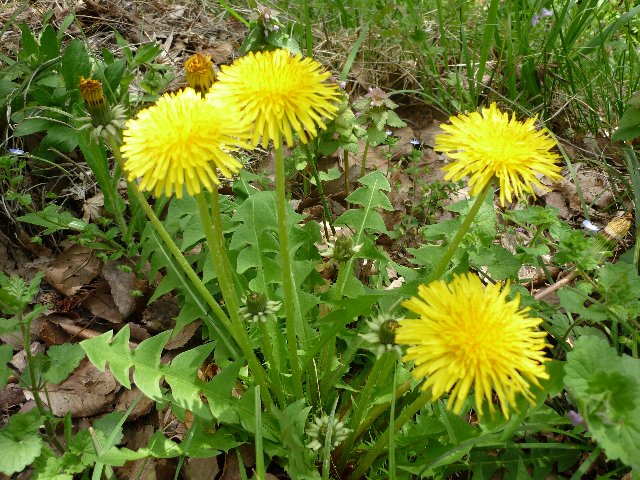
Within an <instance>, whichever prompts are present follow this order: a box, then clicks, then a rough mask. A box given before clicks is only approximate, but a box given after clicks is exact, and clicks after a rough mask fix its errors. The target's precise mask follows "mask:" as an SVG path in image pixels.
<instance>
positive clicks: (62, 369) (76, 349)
mask: <svg viewBox="0 0 640 480" xmlns="http://www.w3.org/2000/svg"><path fill="white" fill-rule="evenodd" d="M47 356H48V357H49V358H50V359H51V362H50V366H49V368H48V369H47V371H46V373H45V378H46V379H47V381H48V382H49V383H60V382H62V381H63V380H65V379H66V378H67V377H68V376H69V375H71V373H72V372H73V371H74V370H75V369H76V368H78V365H80V361H81V360H82V359H83V358H84V356H85V354H84V350H83V349H82V347H81V346H80V344H78V343H63V344H62V345H53V346H51V347H49V350H48V351H47Z"/></svg>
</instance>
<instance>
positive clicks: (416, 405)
mask: <svg viewBox="0 0 640 480" xmlns="http://www.w3.org/2000/svg"><path fill="white" fill-rule="evenodd" d="M430 401H431V394H429V393H425V392H422V393H421V394H420V396H419V397H418V398H416V399H415V400H414V401H413V402H412V403H411V404H410V405H409V406H408V407H407V408H405V409H404V411H403V412H402V413H401V414H400V415H399V416H398V418H396V421H395V424H394V425H393V428H392V427H389V428H387V430H385V431H384V433H382V435H380V436H379V437H378V441H377V442H376V443H375V445H374V446H373V447H371V449H370V450H369V452H367V454H366V455H365V456H364V457H363V458H362V460H360V462H358V466H357V467H356V469H355V471H354V472H353V474H352V475H351V476H350V477H349V478H350V480H358V479H359V478H362V476H363V475H364V474H365V473H366V471H367V470H368V469H369V467H370V466H371V464H372V463H373V462H374V461H375V459H376V458H378V457H379V456H380V454H381V453H382V452H383V451H384V449H385V448H386V447H387V445H388V443H389V436H390V435H393V434H394V433H395V432H397V431H398V430H400V429H401V428H402V427H403V426H404V425H405V423H407V422H408V421H409V420H411V419H412V418H413V416H414V415H415V414H416V413H418V412H419V411H420V409H421V408H422V407H423V406H424V405H425V404H426V403H427V402H430Z"/></svg>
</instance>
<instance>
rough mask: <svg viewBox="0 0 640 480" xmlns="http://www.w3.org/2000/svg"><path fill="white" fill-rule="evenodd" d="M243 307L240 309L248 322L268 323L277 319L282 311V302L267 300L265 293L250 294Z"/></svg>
mask: <svg viewBox="0 0 640 480" xmlns="http://www.w3.org/2000/svg"><path fill="white" fill-rule="evenodd" d="M242 302H243V305H242V306H241V307H240V315H242V316H243V317H244V319H245V320H247V321H248V322H266V321H267V320H270V319H274V320H275V319H276V313H277V312H278V310H280V306H281V305H282V304H281V302H275V301H272V300H269V299H267V296H266V295H265V294H264V293H260V292H249V293H248V294H247V296H246V297H244V298H243V299H242Z"/></svg>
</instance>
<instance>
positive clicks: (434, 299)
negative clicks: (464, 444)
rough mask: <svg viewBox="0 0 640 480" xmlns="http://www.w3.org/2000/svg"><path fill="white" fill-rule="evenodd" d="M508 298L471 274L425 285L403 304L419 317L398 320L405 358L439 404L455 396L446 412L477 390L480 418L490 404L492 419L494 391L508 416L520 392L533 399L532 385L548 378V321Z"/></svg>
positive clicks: (503, 290) (398, 338) (498, 287)
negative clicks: (544, 325)
mask: <svg viewBox="0 0 640 480" xmlns="http://www.w3.org/2000/svg"><path fill="white" fill-rule="evenodd" d="M508 293H509V288H502V285H501V284H500V283H497V284H494V285H488V286H486V287H485V286H484V285H483V284H482V282H481V281H480V279H479V278H478V276H477V275H473V274H470V273H468V274H465V275H461V276H455V277H454V279H453V280H452V281H451V282H450V283H446V282H444V281H442V280H438V281H435V282H432V283H430V284H429V285H421V286H420V287H419V289H418V296H417V297H413V298H411V299H409V300H406V301H405V302H404V303H403V306H404V307H405V308H407V309H408V310H410V311H412V312H414V313H417V314H418V315H419V316H420V317H419V318H418V319H414V320H403V321H401V322H400V327H399V328H398V331H397V334H396V341H397V342H398V343H400V344H407V345H411V346H410V347H409V348H408V350H407V354H406V355H405V356H404V358H403V360H405V361H409V360H413V361H414V362H415V367H414V369H413V372H412V374H413V377H414V378H415V379H416V380H419V379H421V378H425V381H424V383H423V384H422V389H423V390H426V391H430V392H431V396H432V398H433V400H436V399H438V398H440V397H441V396H442V395H444V394H445V393H447V392H450V394H449V401H448V403H447V408H449V409H450V410H453V411H454V412H455V413H459V412H460V411H461V410H462V406H463V404H464V402H465V400H466V399H467V397H468V396H469V393H470V392H471V390H472V389H473V391H474V399H475V404H476V410H477V413H478V415H479V416H482V411H483V403H484V402H485V400H486V402H487V403H488V405H489V411H490V412H491V413H492V414H493V412H494V411H495V408H494V405H493V403H492V397H493V392H495V393H496V395H497V397H498V401H499V403H500V409H501V410H502V413H503V414H504V415H505V417H508V416H509V411H510V410H513V409H514V408H515V405H516V395H517V394H522V395H523V396H524V397H525V398H526V399H527V400H528V401H529V402H533V400H534V395H533V394H532V393H531V390H530V385H531V384H533V385H539V379H545V378H549V375H548V374H547V372H546V371H545V368H544V365H543V363H544V362H546V361H547V360H548V359H547V358H546V357H545V354H544V349H545V348H546V347H547V344H546V343H545V337H546V333H545V332H543V331H539V330H538V325H539V324H540V323H541V322H542V319H540V318H536V317H530V316H529V315H528V311H529V308H528V307H526V308H523V309H520V306H519V305H520V298H519V296H516V297H515V298H514V299H513V300H507V295H508Z"/></svg>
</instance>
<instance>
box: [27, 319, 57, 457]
mask: <svg viewBox="0 0 640 480" xmlns="http://www.w3.org/2000/svg"><path fill="white" fill-rule="evenodd" d="M18 323H19V324H20V330H22V339H23V348H24V352H25V354H26V356H27V365H28V366H29V381H30V383H31V385H30V387H31V393H33V400H34V401H35V402H36V408H37V409H38V413H39V414H40V416H41V417H43V418H44V429H45V431H46V432H47V435H48V436H49V439H50V441H51V443H53V445H54V446H55V447H56V448H57V449H58V451H59V452H60V453H64V451H65V449H64V447H63V446H62V445H61V444H60V442H59V441H58V437H56V431H55V429H54V428H53V425H52V424H51V420H50V418H49V415H48V414H47V410H46V409H45V408H44V404H43V403H42V399H41V398H40V387H39V386H38V381H37V380H36V373H35V370H34V365H33V355H32V354H31V322H24V318H23V315H22V313H19V314H18ZM49 405H51V402H49Z"/></svg>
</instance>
